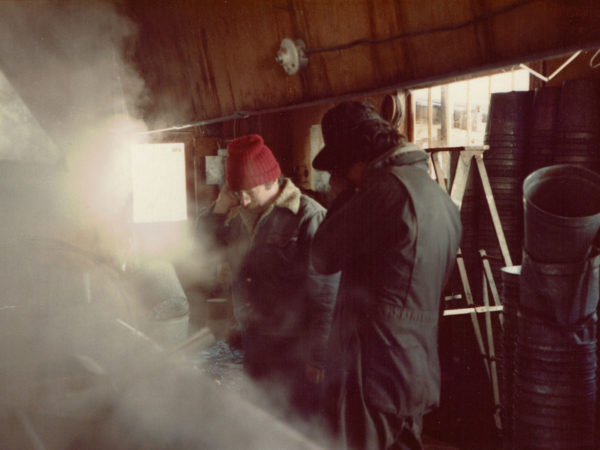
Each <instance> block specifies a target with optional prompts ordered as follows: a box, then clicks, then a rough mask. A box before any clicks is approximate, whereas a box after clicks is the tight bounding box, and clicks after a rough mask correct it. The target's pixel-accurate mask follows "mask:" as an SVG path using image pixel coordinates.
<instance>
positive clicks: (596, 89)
mask: <svg viewBox="0 0 600 450" xmlns="http://www.w3.org/2000/svg"><path fill="white" fill-rule="evenodd" d="M557 122H558V123H557V128H558V129H557V136H556V137H557V144H556V149H555V152H554V163H555V164H574V165H578V166H582V167H586V168H588V169H592V170H595V171H598V170H599V169H600V152H599V150H600V128H599V127H598V124H599V123H600V84H599V83H598V81H597V80H595V79H588V78H582V79H575V80H567V81H565V82H564V83H563V85H562V89H561V95H560V105H559V109H558V118H557Z"/></svg>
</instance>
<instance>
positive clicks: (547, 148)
mask: <svg viewBox="0 0 600 450" xmlns="http://www.w3.org/2000/svg"><path fill="white" fill-rule="evenodd" d="M560 100H561V88H560V86H544V87H540V88H537V89H536V90H535V94H534V98H533V108H532V116H531V127H530V130H529V146H528V149H527V154H526V155H525V160H526V163H525V165H526V173H527V174H529V173H531V172H533V171H534V170H537V169H541V168H542V167H547V166H551V165H553V164H554V153H555V148H556V135H557V124H558V116H559V114H558V112H559V105H560ZM564 104H565V106H566V105H567V104H568V102H567V101H566V100H564ZM565 114H566V113H565Z"/></svg>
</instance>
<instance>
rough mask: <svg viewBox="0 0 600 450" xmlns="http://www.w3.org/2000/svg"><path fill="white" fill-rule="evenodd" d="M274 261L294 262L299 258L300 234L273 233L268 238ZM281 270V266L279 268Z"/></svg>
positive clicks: (267, 241) (268, 245) (269, 249)
mask: <svg viewBox="0 0 600 450" xmlns="http://www.w3.org/2000/svg"><path fill="white" fill-rule="evenodd" d="M266 243H267V247H268V251H269V252H270V253H273V255H272V256H273V257H274V258H273V261H278V262H279V261H281V262H283V263H288V264H289V263H294V262H297V261H298V259H299V255H298V251H299V248H298V236H297V235H295V234H291V235H290V234H272V235H271V236H269V237H268V238H267V240H266ZM279 270H281V267H280V268H279Z"/></svg>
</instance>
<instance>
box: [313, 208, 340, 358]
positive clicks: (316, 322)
mask: <svg viewBox="0 0 600 450" xmlns="http://www.w3.org/2000/svg"><path fill="white" fill-rule="evenodd" d="M324 217H325V211H320V212H318V213H317V214H315V215H313V216H312V217H311V218H310V220H309V221H308V224H307V227H306V238H307V240H308V242H307V246H306V248H307V249H309V248H310V243H311V241H312V238H313V236H314V234H315V232H316V231H317V229H318V227H319V224H320V223H321V222H322V221H323V219H324ZM307 260H308V273H307V301H308V302H309V305H308V306H309V307H308V318H307V319H308V320H307V324H308V326H307V332H308V333H309V335H308V341H309V342H310V343H311V349H310V362H311V363H312V364H313V365H315V366H318V367H324V366H325V362H326V353H327V342H328V340H329V332H330V329H331V321H332V318H333V309H334V307H335V301H336V297H337V291H338V285H339V278H340V274H339V273H333V274H320V273H318V272H317V271H316V270H315V269H314V267H313V265H312V264H311V263H310V260H309V258H308V255H307Z"/></svg>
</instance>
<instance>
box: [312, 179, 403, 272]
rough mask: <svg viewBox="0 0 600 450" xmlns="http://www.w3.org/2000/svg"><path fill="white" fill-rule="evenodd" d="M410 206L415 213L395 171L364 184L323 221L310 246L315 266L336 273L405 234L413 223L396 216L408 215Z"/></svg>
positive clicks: (321, 270)
mask: <svg viewBox="0 0 600 450" xmlns="http://www.w3.org/2000/svg"><path fill="white" fill-rule="evenodd" d="M407 209H408V210H410V211H408V214H409V215H411V214H413V212H412V211H414V208H413V207H412V203H411V200H410V197H409V195H408V192H407V190H406V188H405V187H404V185H403V184H402V183H401V182H400V181H398V180H397V179H396V178H395V177H394V176H393V175H385V176H383V177H380V178H379V179H378V180H376V181H374V182H372V184H370V185H369V186H367V187H366V188H361V190H359V191H358V192H356V193H355V194H354V195H352V196H351V197H350V198H349V199H347V200H346V201H345V203H343V204H342V205H339V206H338V207H337V208H335V209H332V210H331V211H330V212H329V213H328V214H327V216H326V218H325V220H324V221H323V223H321V225H320V227H319V229H318V231H317V233H316V234H315V237H314V239H313V244H312V246H311V262H312V264H313V266H314V267H315V269H316V270H317V271H318V272H319V273H323V274H331V273H335V272H337V271H339V270H341V269H342V267H344V266H345V265H346V264H347V263H348V262H349V261H352V260H354V259H356V258H358V257H360V256H361V255H365V254H373V253H374V252H377V251H383V250H385V247H386V245H388V243H389V242H398V241H399V240H401V239H403V238H406V237H407V236H408V228H409V227H410V226H411V225H410V224H408V223H406V222H405V221H402V220H397V219H398V218H400V217H403V216H404V217H406V215H405V213H406V212H407V211H406V210H407Z"/></svg>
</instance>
